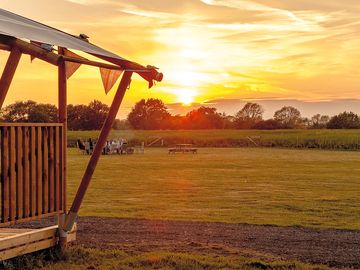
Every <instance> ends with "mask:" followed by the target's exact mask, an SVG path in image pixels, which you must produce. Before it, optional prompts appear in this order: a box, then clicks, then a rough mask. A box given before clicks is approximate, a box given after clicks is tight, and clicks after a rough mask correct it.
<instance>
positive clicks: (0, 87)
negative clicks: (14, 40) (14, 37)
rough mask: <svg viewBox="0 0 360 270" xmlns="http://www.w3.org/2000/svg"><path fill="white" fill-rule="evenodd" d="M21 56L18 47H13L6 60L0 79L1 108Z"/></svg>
mask: <svg viewBox="0 0 360 270" xmlns="http://www.w3.org/2000/svg"><path fill="white" fill-rule="evenodd" d="M20 58H21V52H20V51H19V50H18V49H17V48H13V49H12V50H11V52H10V55H9V58H8V60H7V62H6V66H5V68H4V71H3V74H2V76H1V79H0V109H1V108H2V105H3V104H4V101H5V97H6V95H7V93H8V90H9V87H10V84H11V81H12V79H13V77H14V74H15V71H16V68H17V66H18V64H19V61H20Z"/></svg>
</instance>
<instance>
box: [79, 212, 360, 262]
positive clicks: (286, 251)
mask: <svg viewBox="0 0 360 270" xmlns="http://www.w3.org/2000/svg"><path fill="white" fill-rule="evenodd" d="M77 243H78V244H81V245H83V246H85V247H94V248H106V249H122V250H124V251H126V252H131V253H138V252H147V251H170V252H187V253H201V254H209V253H212V254H218V255H223V256H224V255H225V256H226V255H241V256H246V257H256V258H260V259H265V260H270V261H273V260H299V261H302V262H306V263H315V264H326V265H329V266H332V267H353V268H360V231H352V230H338V229H318V228H304V227H296V226H295V227H279V226H269V225H250V224H228V223H218V222H192V221H164V220H147V219H121V218H100V217H81V218H80V219H79V222H78V240H77Z"/></svg>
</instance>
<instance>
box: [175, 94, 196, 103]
mask: <svg viewBox="0 0 360 270" xmlns="http://www.w3.org/2000/svg"><path fill="white" fill-rule="evenodd" d="M178 100H179V102H181V103H182V104H183V105H185V106H189V105H191V103H193V102H194V99H193V98H192V96H187V95H184V96H181V97H179V98H178Z"/></svg>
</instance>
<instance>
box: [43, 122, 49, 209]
mask: <svg viewBox="0 0 360 270" xmlns="http://www.w3.org/2000/svg"><path fill="white" fill-rule="evenodd" d="M48 166H49V151H48V128H47V127H43V213H44V214H46V213H48V212H49V174H48Z"/></svg>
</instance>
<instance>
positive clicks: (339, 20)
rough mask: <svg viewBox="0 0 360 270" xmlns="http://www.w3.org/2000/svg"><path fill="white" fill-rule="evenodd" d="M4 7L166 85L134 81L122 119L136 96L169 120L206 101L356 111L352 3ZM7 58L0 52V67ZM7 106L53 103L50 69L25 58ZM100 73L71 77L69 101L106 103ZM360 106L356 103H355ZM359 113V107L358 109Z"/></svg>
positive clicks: (356, 34)
mask: <svg viewBox="0 0 360 270" xmlns="http://www.w3.org/2000/svg"><path fill="white" fill-rule="evenodd" d="M0 3H1V8H4V9H7V10H9V11H12V12H15V13H18V14H20V15H23V16H26V17H29V18H31V19H34V20H37V21H40V22H43V23H45V24H48V25H51V26H53V27H56V28H59V29H62V30H64V31H67V32H69V33H71V34H79V33H85V34H87V35H88V36H90V41H91V42H93V43H95V44H97V45H100V46H102V47H104V48H106V49H108V50H110V51H113V52H115V53H117V54H119V55H120V56H122V57H124V58H127V59H130V60H133V61H136V62H139V63H141V64H144V65H147V64H151V65H155V66H157V67H159V68H160V70H161V71H162V72H163V73H164V76H165V78H164V81H163V82H162V83H159V84H158V85H157V86H156V87H154V88H153V89H151V90H148V89H147V83H146V82H145V81H143V80H141V79H140V77H139V76H136V78H134V81H133V82H132V86H131V89H130V90H129V92H128V94H127V95H126V98H125V100H124V106H123V107H122V109H121V113H120V114H119V117H125V116H126V114H127V113H128V111H129V109H130V108H131V106H132V105H133V104H134V102H136V101H137V100H139V99H140V98H150V97H157V98H161V99H163V100H164V102H165V103H167V104H168V106H169V108H170V109H171V110H172V111H173V112H174V113H184V112H186V111H188V110H190V109H191V108H194V107H196V106H199V105H200V104H206V105H207V106H216V107H217V108H218V109H219V110H220V111H226V112H227V113H234V112H235V111H237V110H239V109H240V108H241V106H242V105H243V104H244V102H245V101H248V100H256V101H258V102H260V103H261V104H262V105H263V106H264V107H265V110H266V112H267V114H266V116H268V117H270V116H271V115H272V114H273V111H274V110H275V109H276V108H279V107H280V106H282V105H285V104H290V105H294V106H297V107H298V108H299V109H300V110H302V112H303V114H304V115H306V116H310V115H311V114H313V113H315V112H316V111H318V112H320V113H322V112H324V113H327V114H335V113H338V112H340V111H344V110H353V111H355V112H360V102H359V100H360V91H359V90H360V89H359V85H360V76H359V75H360V72H359V67H360V61H359V59H360V51H359V48H360V5H359V0H343V1H337V0H320V1H313V0H296V1H289V0H171V1H169V0H152V1H149V0H132V1H130V0H68V1H66V0H56V1H53V0H32V1H24V0H21V1H20V0H0ZM6 56H7V53H4V52H2V53H0V67H1V69H2V67H3V66H4V62H5V61H6ZM20 67H21V68H20V70H18V72H17V73H16V75H15V80H14V82H13V85H12V88H11V91H10V92H9V95H8V97H7V100H6V101H5V103H7V104H8V103H11V102H14V101H16V100H26V99H33V100H35V101H39V102H47V103H54V104H56V102H57V93H56V86H57V84H56V75H57V73H56V69H55V68H54V67H51V66H50V65H48V64H44V63H42V62H41V61H40V60H35V61H34V62H33V63H32V64H30V59H29V57H27V56H23V58H22V62H21V65H20ZM114 90H115V89H113V90H112V91H111V92H110V93H109V94H108V95H107V96H106V95H105V93H104V90H103V87H102V84H101V78H100V74H99V71H98V69H96V68H93V67H81V68H80V69H79V70H78V72H77V73H76V74H75V75H74V76H73V77H71V78H70V80H69V98H68V100H69V103H75V104H77V103H88V102H90V101H91V100H93V99H99V100H101V101H103V102H105V103H107V104H110V102H111V100H112V97H113V95H114ZM358 99H359V100H358ZM357 108H359V109H357Z"/></svg>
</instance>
